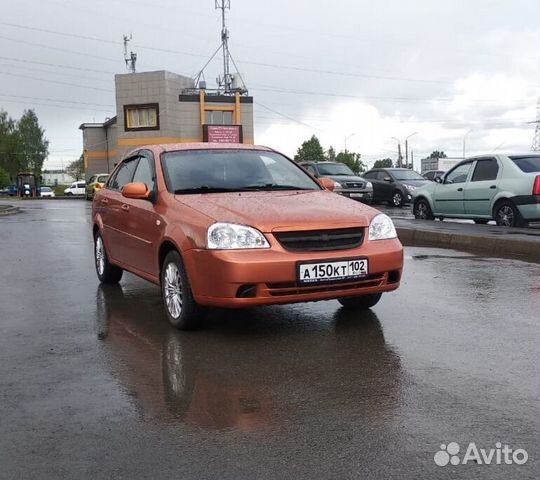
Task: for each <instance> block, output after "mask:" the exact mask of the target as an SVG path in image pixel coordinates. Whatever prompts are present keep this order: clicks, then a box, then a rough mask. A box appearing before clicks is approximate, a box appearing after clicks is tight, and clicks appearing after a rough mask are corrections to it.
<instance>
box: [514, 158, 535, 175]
mask: <svg viewBox="0 0 540 480" xmlns="http://www.w3.org/2000/svg"><path fill="white" fill-rule="evenodd" d="M510 160H512V161H513V162H514V163H515V164H516V165H517V166H518V167H519V168H520V169H521V171H523V172H525V173H531V172H540V155H524V156H519V157H518V156H514V157H510Z"/></svg>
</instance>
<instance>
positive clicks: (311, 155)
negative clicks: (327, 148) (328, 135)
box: [294, 135, 326, 162]
mask: <svg viewBox="0 0 540 480" xmlns="http://www.w3.org/2000/svg"><path fill="white" fill-rule="evenodd" d="M325 160H326V156H325V155H324V150H323V148H322V146H321V142H320V141H319V139H318V138H317V137H316V136H315V135H313V136H312V137H311V138H310V139H309V140H306V141H305V142H304V143H302V145H301V146H300V148H298V150H297V152H296V155H295V156H294V161H295V162H307V161H311V162H324V161H325Z"/></svg>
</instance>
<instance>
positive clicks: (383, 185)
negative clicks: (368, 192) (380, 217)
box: [364, 168, 428, 207]
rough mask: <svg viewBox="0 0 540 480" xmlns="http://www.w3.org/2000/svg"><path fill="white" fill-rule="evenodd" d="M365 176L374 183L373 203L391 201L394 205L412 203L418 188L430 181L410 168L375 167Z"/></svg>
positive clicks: (400, 205)
mask: <svg viewBox="0 0 540 480" xmlns="http://www.w3.org/2000/svg"><path fill="white" fill-rule="evenodd" d="M364 177H365V178H367V179H368V180H369V181H370V182H371V183H372V184H373V203H389V204H390V205H391V206H393V207H402V206H403V205H405V204H406V203H410V202H411V201H412V198H413V194H414V192H415V191H416V189H417V188H419V187H421V186H422V185H425V184H426V183H428V180H426V179H425V178H424V177H422V175H420V174H418V173H416V172H415V171H414V170H409V169H408V168H374V169H373V170H370V171H369V172H366V173H364Z"/></svg>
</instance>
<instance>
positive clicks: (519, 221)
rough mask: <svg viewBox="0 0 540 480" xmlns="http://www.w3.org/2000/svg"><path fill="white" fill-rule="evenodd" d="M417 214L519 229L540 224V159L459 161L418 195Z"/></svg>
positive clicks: (505, 157)
mask: <svg viewBox="0 0 540 480" xmlns="http://www.w3.org/2000/svg"><path fill="white" fill-rule="evenodd" d="M413 212H414V216H415V217H416V218H419V219H428V220H432V219H434V218H435V217H438V218H440V219H441V220H442V219H443V218H445V217H449V218H469V219H472V220H474V221H475V222H476V223H487V222H488V221H489V220H493V219H494V220H495V221H496V222H497V225H505V226H509V227H515V226H520V225H526V223H527V222H530V221H538V220H540V155H535V154H525V155H517V154H516V155H512V154H510V155H486V156H479V157H474V158H469V159H467V160H464V161H462V162H460V163H458V164H457V165H456V166H455V167H454V168H453V169H451V170H450V171H449V172H448V173H446V174H445V175H444V176H443V177H441V178H439V179H436V183H429V184H427V185H425V186H424V187H422V188H419V189H418V190H417V191H416V193H415V198H414V204H413Z"/></svg>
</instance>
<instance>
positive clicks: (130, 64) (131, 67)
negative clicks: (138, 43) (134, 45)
mask: <svg viewBox="0 0 540 480" xmlns="http://www.w3.org/2000/svg"><path fill="white" fill-rule="evenodd" d="M131 38H132V35H131V33H130V34H129V37H128V36H127V35H124V60H125V62H126V67H127V69H128V72H129V73H135V64H136V63H137V54H136V53H135V52H129V55H128V43H129V42H131Z"/></svg>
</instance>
